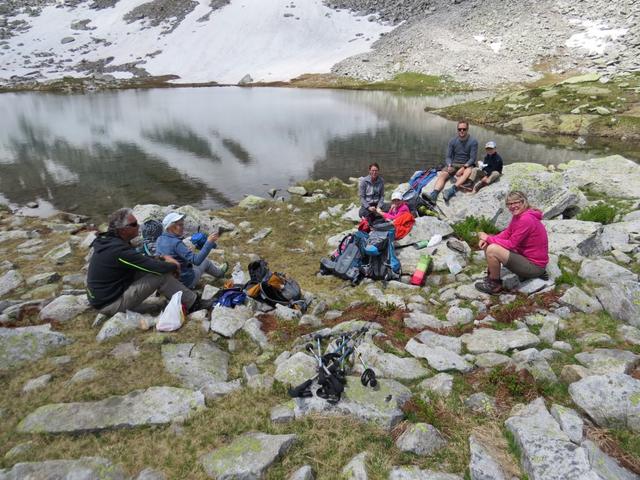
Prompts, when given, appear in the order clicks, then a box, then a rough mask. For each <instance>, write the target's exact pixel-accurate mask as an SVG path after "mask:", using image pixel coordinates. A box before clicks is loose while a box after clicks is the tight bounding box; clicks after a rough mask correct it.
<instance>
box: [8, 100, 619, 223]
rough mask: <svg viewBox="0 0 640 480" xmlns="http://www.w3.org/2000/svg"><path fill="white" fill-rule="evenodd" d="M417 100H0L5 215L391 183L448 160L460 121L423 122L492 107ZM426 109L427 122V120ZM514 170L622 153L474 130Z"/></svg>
mask: <svg viewBox="0 0 640 480" xmlns="http://www.w3.org/2000/svg"><path fill="white" fill-rule="evenodd" d="M486 95H488V93H483V92H474V93H465V94H458V95H453V96H416V95H414V96H411V95H406V94H397V93H390V92H380V91H350V90H330V89H295V88H239V87H207V88H163V89H146V90H142V89H141V90H122V91H106V92H97V93H91V94H74V95H66V94H65V95H63V94H54V93H41V92H26V93H5V94H2V95H0V203H4V204H9V205H15V206H20V205H24V204H26V203H28V202H37V203H38V205H39V207H38V208H35V209H24V210H25V211H28V212H26V213H30V214H36V215H46V214H47V213H51V212H54V211H56V210H62V211H75V212H77V213H82V214H85V215H91V216H95V217H99V218H104V217H105V216H106V215H107V214H108V213H109V212H111V211H113V210H115V209H117V208H120V207H122V206H133V205H136V204H142V203H153V204H160V205H169V204H177V205H185V204H190V205H193V206H196V207H199V208H213V209H215V208H224V207H228V206H231V205H234V204H236V203H237V202H238V201H240V200H241V199H242V198H243V197H244V196H245V195H246V194H254V195H260V196H264V195H266V192H267V191H268V190H270V189H273V188H275V189H280V191H281V192H283V193H285V194H286V188H287V187H288V186H290V185H292V184H294V183H296V182H298V181H301V180H305V179H310V178H311V179H321V178H330V177H338V178H340V179H343V180H347V179H348V178H349V177H359V176H361V175H365V174H366V172H367V166H368V164H369V163H371V162H378V163H379V164H380V166H381V174H382V176H383V177H384V178H385V181H387V182H392V183H399V182H403V181H406V180H407V179H408V178H409V177H410V176H411V175H412V174H413V172H414V171H416V170H419V169H425V168H429V167H432V166H435V165H437V164H439V163H441V162H442V161H443V160H444V156H445V151H446V146H447V142H448V140H449V139H450V138H451V137H453V136H454V135H455V133H456V132H455V127H456V123H455V122H454V121H450V120H446V119H444V118H442V117H440V116H437V115H435V114H432V113H428V112H427V111H426V110H429V109H435V108H440V107H444V106H447V105H451V104H455V103H461V102H464V101H465V100H470V99H476V98H479V97H482V96H486ZM425 109H426V110H425ZM470 133H471V135H473V136H474V137H475V138H477V139H478V142H479V144H480V152H479V158H482V155H483V149H482V147H483V145H484V144H485V142H487V141H489V140H494V141H495V142H496V143H497V145H498V152H499V153H500V154H501V155H502V157H503V159H504V161H505V164H509V163H513V162H536V163H541V164H544V165H557V164H560V163H563V162H567V161H569V160H573V159H587V158H593V157H597V156H602V155H610V154H613V153H617V152H616V148H615V146H611V145H609V146H607V147H606V148H598V147H597V146H595V145H592V144H591V143H590V142H587V143H586V144H584V145H579V144H577V143H576V142H575V138H562V139H557V138H550V137H547V138H533V139H532V138H530V137H525V136H522V135H514V134H504V133H498V132H494V131H491V130H487V129H484V128H481V127H479V126H476V125H471V129H470Z"/></svg>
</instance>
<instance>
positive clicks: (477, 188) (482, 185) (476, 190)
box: [473, 182, 487, 193]
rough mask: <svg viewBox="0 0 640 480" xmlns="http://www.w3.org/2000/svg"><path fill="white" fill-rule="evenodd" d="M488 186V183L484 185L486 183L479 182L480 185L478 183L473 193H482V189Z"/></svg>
mask: <svg viewBox="0 0 640 480" xmlns="http://www.w3.org/2000/svg"><path fill="white" fill-rule="evenodd" d="M486 186H487V184H486V183H484V182H478V183H476V186H475V187H473V193H478V192H479V191H480V189H482V188H484V187H486Z"/></svg>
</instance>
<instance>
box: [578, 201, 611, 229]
mask: <svg viewBox="0 0 640 480" xmlns="http://www.w3.org/2000/svg"><path fill="white" fill-rule="evenodd" d="M617 214H618V209H617V208H616V207H615V206H613V205H607V204H606V203H598V204H596V205H591V206H590V207H587V208H585V209H584V210H582V211H581V212H580V213H579V214H578V215H577V217H576V218H577V219H578V220H582V221H585V222H598V223H602V224H603V225H608V224H610V223H613V221H614V220H615V218H616V215H617Z"/></svg>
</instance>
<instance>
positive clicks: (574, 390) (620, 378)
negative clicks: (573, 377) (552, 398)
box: [569, 373, 640, 433]
mask: <svg viewBox="0 0 640 480" xmlns="http://www.w3.org/2000/svg"><path fill="white" fill-rule="evenodd" d="M569 394H570V395H571V398H572V399H573V401H574V403H575V404H576V405H577V406H578V407H580V409H581V410H583V411H584V412H585V413H587V415H589V416H590V417H591V418H592V419H593V421H594V422H595V423H596V424H597V425H599V426H601V427H608V428H627V429H629V430H631V431H633V432H636V433H640V380H636V379H635V378H633V377H630V376H629V375H626V374H624V373H612V374H609V375H592V376H588V377H585V378H583V379H582V380H579V381H577V382H574V383H572V384H571V385H569Z"/></svg>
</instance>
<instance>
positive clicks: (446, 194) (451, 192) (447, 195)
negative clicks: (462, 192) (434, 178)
mask: <svg viewBox="0 0 640 480" xmlns="http://www.w3.org/2000/svg"><path fill="white" fill-rule="evenodd" d="M455 194H456V187H455V185H454V186H453V187H451V188H447V189H446V190H445V191H444V192H442V198H443V199H444V201H445V202H448V201H449V200H450V199H451V198H452V197H453V196H454V195H455Z"/></svg>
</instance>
